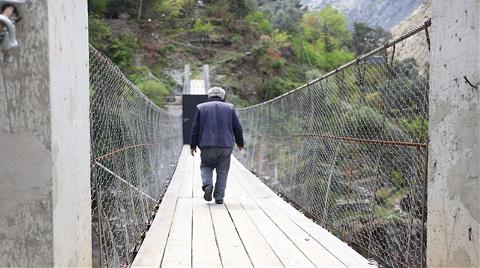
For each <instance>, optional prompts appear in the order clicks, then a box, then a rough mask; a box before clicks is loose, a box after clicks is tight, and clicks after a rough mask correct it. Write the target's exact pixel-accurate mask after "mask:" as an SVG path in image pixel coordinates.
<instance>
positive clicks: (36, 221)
mask: <svg viewBox="0 0 480 268" xmlns="http://www.w3.org/2000/svg"><path fill="white" fill-rule="evenodd" d="M19 10H20V15H21V17H22V20H21V21H20V22H19V23H18V24H17V30H18V33H17V37H18V39H19V43H20V49H18V50H16V51H14V52H12V53H11V60H12V61H11V62H10V63H3V62H2V63H0V267H52V266H55V267H89V266H91V216H90V214H91V213H90V142H89V139H90V138H89V136H90V131H89V129H90V126H89V104H88V103H89V90H88V83H89V82H88V29H87V25H88V17H87V1H86V0H48V1H47V0H32V1H27V4H25V5H23V6H21V7H20V9H19Z"/></svg>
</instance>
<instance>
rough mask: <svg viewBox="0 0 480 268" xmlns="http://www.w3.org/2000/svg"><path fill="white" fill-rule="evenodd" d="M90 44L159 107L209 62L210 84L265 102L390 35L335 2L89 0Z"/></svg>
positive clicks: (242, 101)
mask: <svg viewBox="0 0 480 268" xmlns="http://www.w3.org/2000/svg"><path fill="white" fill-rule="evenodd" d="M89 12H90V23H89V27H90V42H91V44H92V45H93V46H94V47H96V48H97V49H99V50H100V51H102V52H103V53H105V54H106V55H107V56H108V57H109V58H110V59H112V60H113V61H114V62H115V63H116V64H117V65H118V66H119V68H120V69H121V70H122V71H123V72H124V73H125V74H126V75H127V76H128V77H129V79H130V80H131V81H132V82H133V83H134V84H136V85H137V86H138V87H139V88H140V89H141V90H142V91H143V92H144V93H145V94H146V95H147V96H148V97H149V98H151V99H152V100H153V101H154V102H155V103H157V104H158V105H160V106H162V105H164V103H165V97H166V96H168V95H171V94H172V92H173V91H174V90H176V89H178V88H179V87H181V81H182V80H181V79H182V78H181V74H182V73H183V67H184V65H185V64H187V63H188V64H190V65H191V66H192V74H193V77H195V76H198V75H200V73H201V66H202V65H203V64H209V65H210V68H211V78H210V79H211V83H212V85H221V86H223V87H224V88H226V89H227V90H228V96H229V101H231V102H233V103H235V104H236V105H238V106H247V105H250V104H254V103H258V102H262V101H265V100H267V99H271V98H274V97H276V96H278V95H280V94H282V93H285V92H287V91H289V90H292V89H294V88H295V87H297V86H299V85H301V84H304V83H305V82H307V81H308V80H311V79H313V78H316V77H318V76H320V75H321V74H322V73H325V72H327V71H329V70H331V69H333V68H335V67H336V66H339V65H341V64H343V63H345V62H347V61H350V60H352V59H353V58H355V57H356V55H359V54H362V53H364V52H367V51H368V50H370V49H373V48H374V47H376V46H378V45H380V44H382V43H383V42H385V41H386V39H388V38H389V37H390V34H389V33H388V32H386V31H384V30H383V29H381V28H379V27H377V28H372V27H369V26H368V25H367V24H365V23H355V24H354V26H353V29H352V30H350V29H349V28H348V24H349V22H348V21H347V18H346V17H345V15H344V14H343V13H341V12H340V11H337V10H336V9H334V8H332V7H331V6H326V7H325V8H323V9H322V10H315V11H306V10H305V9H303V8H302V6H301V5H300V3H299V1H296V0H283V1H260V0H257V1H255V0H251V1H247V0H238V1H227V0H219V1H207V0H206V1H203V2H201V1H199V2H197V1H191V0H143V1H138V0H90V1H89Z"/></svg>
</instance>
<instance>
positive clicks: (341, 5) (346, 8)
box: [302, 0, 422, 30]
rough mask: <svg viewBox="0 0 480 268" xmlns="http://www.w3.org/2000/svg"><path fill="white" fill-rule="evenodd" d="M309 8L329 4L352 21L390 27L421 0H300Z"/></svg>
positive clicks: (418, 4)
mask: <svg viewBox="0 0 480 268" xmlns="http://www.w3.org/2000/svg"><path fill="white" fill-rule="evenodd" d="M302 4H303V5H304V6H306V7H308V8H309V9H321V8H323V7H325V6H327V5H331V6H333V7H335V8H337V9H339V10H341V11H343V12H344V13H345V14H346V15H347V17H348V18H349V20H350V23H354V22H367V23H368V24H370V25H371V26H381V27H382V28H384V29H387V30H389V29H391V28H392V27H394V26H396V25H397V24H399V23H400V22H401V21H403V20H404V19H405V18H407V17H408V16H410V15H411V14H412V13H413V12H414V11H415V10H416V9H417V8H418V7H419V6H420V5H421V4H422V0H401V1H399V0H302Z"/></svg>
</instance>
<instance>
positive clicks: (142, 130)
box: [90, 21, 430, 267]
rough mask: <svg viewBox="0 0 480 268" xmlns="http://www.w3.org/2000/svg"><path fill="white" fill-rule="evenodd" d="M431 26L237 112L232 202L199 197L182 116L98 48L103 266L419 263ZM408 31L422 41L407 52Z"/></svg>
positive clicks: (95, 79) (96, 137) (96, 178)
mask: <svg viewBox="0 0 480 268" xmlns="http://www.w3.org/2000/svg"><path fill="white" fill-rule="evenodd" d="M429 27H430V21H427V22H425V23H424V24H423V25H420V26H418V27H416V28H415V29H412V30H411V31H410V32H407V33H405V34H404V35H402V36H399V37H397V38H394V39H392V40H390V41H388V42H387V43H385V45H383V46H382V47H379V48H378V49H375V50H374V51H372V52H370V53H368V54H366V55H363V56H361V57H359V58H357V59H356V60H354V61H352V62H350V63H348V64H346V65H344V66H342V67H339V68H338V69H336V70H334V71H332V72H330V73H327V74H325V75H324V76H322V77H320V78H318V79H316V80H314V81H311V82H309V83H307V84H306V85H304V86H302V87H300V88H298V89H295V90H293V91H289V92H287V93H286V94H284V95H281V96H279V97H277V98H275V99H273V100H270V101H267V102H265V103H261V104H257V105H254V106H251V107H248V108H243V109H238V110H237V112H238V115H239V118H240V120H241V122H242V126H243V128H244V133H245V137H246V140H247V142H246V150H245V152H244V153H240V152H235V153H234V154H235V158H234V159H233V162H232V167H231V174H230V177H229V179H228V181H229V183H228V187H227V196H226V200H225V204H224V205H214V204H207V203H206V202H204V201H202V193H201V186H200V183H201V180H200V177H199V159H198V157H196V158H193V157H192V156H190V155H188V149H187V148H186V147H183V149H182V146H183V145H182V144H183V142H182V137H181V135H180V133H181V129H182V123H183V122H182V118H181V116H178V115H173V114H169V113H168V112H166V111H164V110H162V109H161V108H158V107H157V106H155V105H154V104H153V103H152V102H151V101H150V100H149V99H148V98H146V97H145V96H144V95H143V94H142V93H141V92H140V91H139V90H138V89H137V88H136V87H135V86H134V85H133V84H131V83H130V82H129V81H128V80H127V79H126V78H125V77H124V76H123V74H122V73H121V72H120V71H119V70H118V69H117V68H116V67H115V66H114V65H113V64H112V63H111V62H110V61H109V60H108V59H106V58H105V57H104V56H103V55H102V54H101V53H99V52H98V51H96V50H95V49H94V48H91V49H90V80H91V81H90V86H91V104H92V107H91V113H90V117H91V118H90V119H91V135H92V136H91V139H92V144H93V148H92V162H93V169H92V200H93V206H92V214H93V231H94V234H96V235H94V256H95V259H96V260H97V262H98V263H97V264H98V265H99V266H108V267H118V266H122V265H132V267H177V266H184V267H185V266H203V267H231V266H239V267H248V266H252V267H295V266H296V267H372V266H375V265H376V264H380V265H382V266H386V267H422V266H424V265H425V248H426V245H425V235H426V232H425V223H426V217H425V215H426V165H427V158H426V156H427V143H428V135H427V133H428V128H427V122H428V90H429V85H428V78H427V73H428V71H427V68H428V66H427V64H426V62H428V60H427V59H428V51H429V47H430V40H429V34H428V30H429ZM412 36H416V39H420V40H421V39H423V43H422V44H420V45H419V46H418V47H417V48H416V50H415V51H410V52H409V53H406V51H405V50H403V53H400V52H402V48H403V47H404V46H405V43H407V42H409V39H410V38H411V37H412ZM399 51H400V52H399ZM200 82H203V81H200ZM195 88H199V89H200V90H197V91H202V92H204V86H203V85H202V84H200V83H199V85H198V86H196V87H195ZM194 93H195V92H194ZM196 94H198V93H196ZM202 94H204V93H202ZM183 120H185V119H183ZM252 172H254V173H255V174H254V173H252Z"/></svg>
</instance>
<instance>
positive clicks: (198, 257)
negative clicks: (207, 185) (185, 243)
mask: <svg viewBox="0 0 480 268" xmlns="http://www.w3.org/2000/svg"><path fill="white" fill-rule="evenodd" d="M215 239H216V238H215V231H214V227H213V223H212V218H211V215H210V204H208V203H206V202H205V201H204V200H203V199H199V198H195V199H194V200H193V238H192V261H193V263H192V264H193V266H194V267H221V266H222V263H221V260H220V253H219V250H218V247H217V243H216V240H215Z"/></svg>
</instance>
